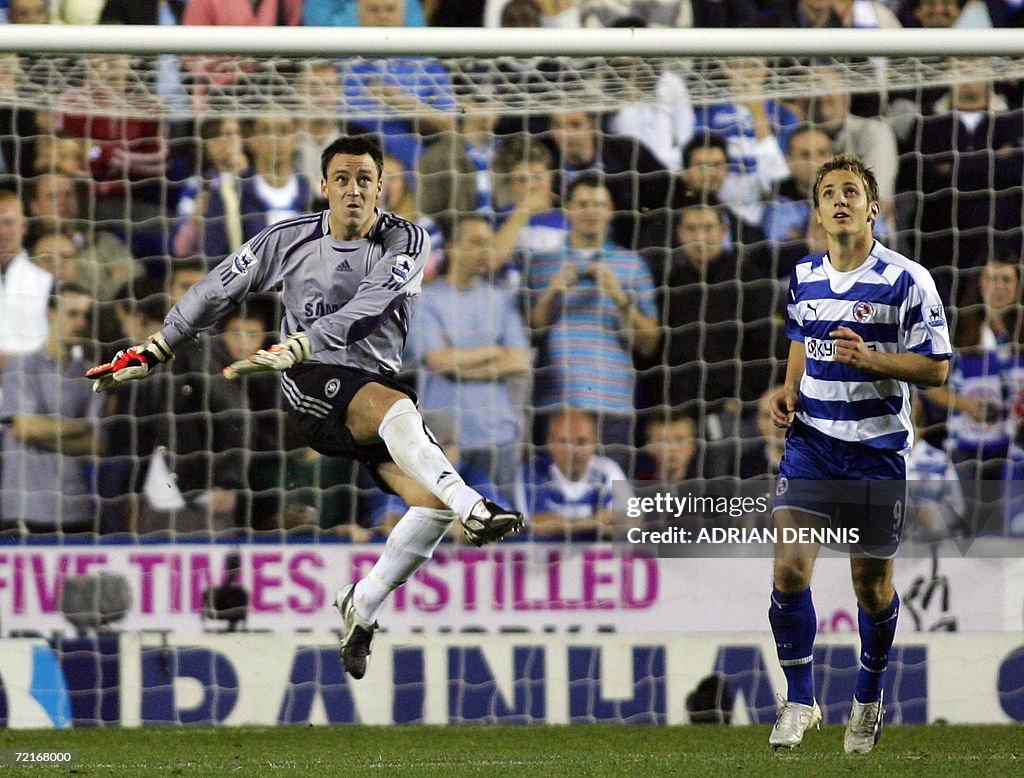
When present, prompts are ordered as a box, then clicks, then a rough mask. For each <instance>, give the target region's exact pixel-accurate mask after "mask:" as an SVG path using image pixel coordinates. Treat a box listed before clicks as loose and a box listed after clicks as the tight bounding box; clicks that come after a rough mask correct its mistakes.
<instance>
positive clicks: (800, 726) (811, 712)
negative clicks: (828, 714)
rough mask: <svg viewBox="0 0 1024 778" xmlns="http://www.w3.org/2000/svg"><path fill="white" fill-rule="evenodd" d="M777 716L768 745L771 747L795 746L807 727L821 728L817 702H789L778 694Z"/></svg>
mask: <svg viewBox="0 0 1024 778" xmlns="http://www.w3.org/2000/svg"><path fill="white" fill-rule="evenodd" d="M778 699H779V717H778V718H777V719H775V726H774V727H772V734H771V735H770V736H769V737H768V745H770V746H771V747H772V748H773V749H779V748H796V747H797V746H798V745H800V743H801V742H803V739H804V732H806V731H807V730H808V729H809V728H811V727H814V728H815V729H821V708H819V707H818V703H817V702H815V703H814V704H813V705H804V704H802V703H799V702H790V701H789V700H784V699H782V696H781V695H779V697H778Z"/></svg>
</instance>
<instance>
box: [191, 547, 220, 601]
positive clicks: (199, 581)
mask: <svg viewBox="0 0 1024 778" xmlns="http://www.w3.org/2000/svg"><path fill="white" fill-rule="evenodd" d="M188 568H189V575H188V580H189V587H188V588H189V604H188V609H189V612H190V613H199V612H200V610H202V607H203V592H205V591H206V590H207V589H209V588H210V587H211V586H213V581H214V580H215V579H214V577H213V573H212V572H211V571H210V555H209V554H208V553H207V552H205V551H193V552H192V554H191V555H190V556H189V564H188ZM216 580H217V582H218V583H220V579H216Z"/></svg>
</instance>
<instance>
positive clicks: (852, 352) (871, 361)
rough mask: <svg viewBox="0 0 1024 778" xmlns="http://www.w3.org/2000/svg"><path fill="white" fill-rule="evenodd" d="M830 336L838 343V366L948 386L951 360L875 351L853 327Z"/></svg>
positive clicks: (898, 378)
mask: <svg viewBox="0 0 1024 778" xmlns="http://www.w3.org/2000/svg"><path fill="white" fill-rule="evenodd" d="M829 335H831V336H832V337H833V338H835V339H836V340H835V344H836V352H835V360H836V362H840V363H842V364H844V365H850V366H851V367H856V368H859V369H861V370H867V371H868V372H870V373H874V374H876V375H880V376H884V377H885V378H895V379H896V380H897V381H908V382H909V383H912V384H920V385H921V386H942V384H944V383H945V382H946V376H947V375H948V373H949V362H948V360H945V359H934V358H932V357H928V356H925V355H924V354H913V353H902V354H889V353H886V352H883V351H874V350H873V349H870V348H868V346H867V344H866V343H865V342H864V339H863V338H862V337H861V336H860V335H858V334H857V333H856V332H854V331H853V330H852V329H850V328H849V327H839V328H838V329H835V330H833V331H832V332H830V333H829Z"/></svg>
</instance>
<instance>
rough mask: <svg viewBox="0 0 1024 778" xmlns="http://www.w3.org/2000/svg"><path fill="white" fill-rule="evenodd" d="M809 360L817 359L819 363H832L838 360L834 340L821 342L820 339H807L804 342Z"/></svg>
mask: <svg viewBox="0 0 1024 778" xmlns="http://www.w3.org/2000/svg"><path fill="white" fill-rule="evenodd" d="M804 347H805V349H806V351H807V358H808V359H816V360H818V361H819V362H832V361H833V360H834V359H835V358H836V342H835V341H834V340H819V339H818V338H807V340H805V341H804Z"/></svg>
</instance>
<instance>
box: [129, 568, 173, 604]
mask: <svg viewBox="0 0 1024 778" xmlns="http://www.w3.org/2000/svg"><path fill="white" fill-rule="evenodd" d="M128 562H129V563H131V564H134V565H138V566H139V579H140V580H139V610H140V611H141V612H142V613H152V612H153V571H154V570H155V569H156V567H157V566H158V565H162V564H163V563H164V555H163V554H131V555H130V556H129V557H128Z"/></svg>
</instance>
